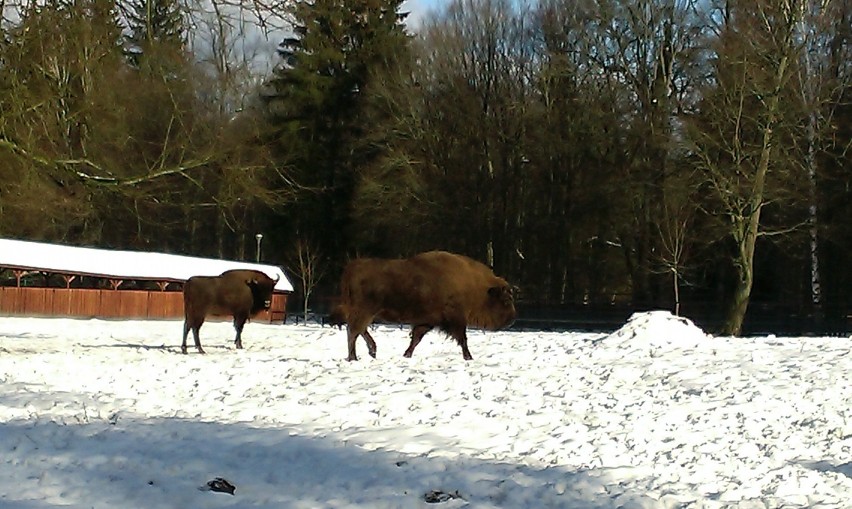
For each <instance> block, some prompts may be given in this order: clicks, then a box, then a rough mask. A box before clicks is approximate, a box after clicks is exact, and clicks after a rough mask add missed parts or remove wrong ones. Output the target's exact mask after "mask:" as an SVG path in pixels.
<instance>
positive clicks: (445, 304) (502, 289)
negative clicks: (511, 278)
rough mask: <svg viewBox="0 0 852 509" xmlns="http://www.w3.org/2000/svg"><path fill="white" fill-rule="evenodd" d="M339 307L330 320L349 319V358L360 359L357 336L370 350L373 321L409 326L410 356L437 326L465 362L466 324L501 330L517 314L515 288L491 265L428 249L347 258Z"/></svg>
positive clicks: (373, 347)
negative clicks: (398, 255) (395, 256)
mask: <svg viewBox="0 0 852 509" xmlns="http://www.w3.org/2000/svg"><path fill="white" fill-rule="evenodd" d="M340 291H341V299H340V305H339V306H337V307H336V308H335V309H333V310H332V313H331V315H330V319H331V321H332V323H341V324H342V323H346V326H347V336H348V346H349V357H348V360H350V361H352V360H357V359H358V357H357V356H356V354H355V340H356V339H357V337H358V335H362V336H363V337H364V339H365V340H366V342H367V346H368V349H369V353H370V355H371V356H373V357H375V356H376V344H375V341H373V338H372V336H370V333H369V332H368V331H367V327H368V326H369V325H370V324H371V323H372V322H373V320H375V319H377V318H378V319H380V320H383V321H386V322H391V323H404V324H410V325H411V343H410V344H409V345H408V349H407V350H406V351H405V354H404V355H405V357H411V356H412V354H414V349H415V348H416V347H417V345H418V343H420V340H421V339H423V336H424V335H425V334H426V333H427V332H429V331H430V330H432V329H433V328H438V329H440V330H441V331H443V332H445V333H446V334H448V335H449V336H451V337H452V338H453V339H455V340H456V342H457V343H458V344H459V345H460V346H461V348H462V355H463V356H464V358H465V360H470V359H472V358H473V357H472V356H471V354H470V351H469V350H468V347H467V332H466V331H467V327H468V326H473V327H479V328H483V329H487V330H498V329H502V328H504V327H507V326H509V325H511V323H512V322H513V321H514V320H515V316H516V312H515V305H514V299H513V296H512V289H511V288H510V287H509V284H508V283H507V282H506V280H504V279H502V278H500V277H497V276H495V275H494V272H492V270H491V269H489V268H488V267H487V266H485V265H483V264H482V263H479V262H477V261H475V260H472V259H470V258H468V257H466V256H462V255H457V254H453V253H448V252H445V251H430V252H427V253H421V254H419V255H416V256H413V257H411V258H407V259H402V260H382V259H375V258H360V259H356V260H353V261H351V262H349V264H348V265H347V266H346V268H345V269H344V271H343V277H342V278H341V282H340Z"/></svg>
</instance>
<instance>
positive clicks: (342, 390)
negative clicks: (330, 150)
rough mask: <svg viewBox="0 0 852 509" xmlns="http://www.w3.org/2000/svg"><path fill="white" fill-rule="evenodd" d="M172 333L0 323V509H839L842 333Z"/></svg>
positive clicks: (843, 453)
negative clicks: (195, 341) (355, 337)
mask: <svg viewBox="0 0 852 509" xmlns="http://www.w3.org/2000/svg"><path fill="white" fill-rule="evenodd" d="M181 326H182V324H181V322H179V321H160V322H141V321H102V320H67V319H34V318H0V422H2V426H0V507H2V508H3V509H36V508H46V507H56V506H68V507H79V508H105V509H106V508H109V509H114V508H145V509H156V508H174V509H188V508H192V509H196V508H218V507H233V508H270V509H271V508H275V509H282V508H295V509H301V508H304V509H309V508H310V509H314V508H336V509H337V508H341V509H345V508H371V509H372V508H425V507H430V508H439V509H443V508H457V507H467V508H498V507H499V508H520V509H524V508H535V509H538V508H549V507H552V508H566V509H574V508H580V509H594V508H613V509H615V508H623V509H641V508H688V509H697V508H742V509H758V508H760V509H767V508H802V507H808V508H837V509H848V508H852V382H850V374H852V355H850V349H851V348H852V340H850V338H782V337H762V338H744V339H742V338H741V339H737V338H724V337H710V336H706V335H705V334H704V333H703V332H702V331H701V330H700V329H698V328H696V327H695V326H694V325H693V324H692V323H691V322H689V321H686V320H681V319H677V318H674V317H672V316H671V315H668V314H667V313H663V312H656V313H646V314H638V315H635V316H634V317H633V318H632V319H631V320H630V321H629V322H627V323H626V324H624V326H623V327H622V328H621V329H620V330H618V331H617V332H615V333H613V334H611V335H604V334H589V333H556V332H517V331H508V332H499V333H485V332H481V331H471V332H470V348H471V352H472V353H473V356H474V360H473V361H470V362H464V361H463V360H462V357H461V352H460V349H459V347H458V346H457V345H455V344H454V343H451V342H450V341H448V340H445V339H444V338H442V337H441V335H439V334H436V333H430V334H429V335H427V336H426V338H425V339H424V341H423V342H422V343H421V344H420V346H419V347H418V349H417V351H416V352H415V354H414V357H413V358H412V359H405V358H403V357H402V352H403V351H404V350H405V348H406V346H407V344H408V340H407V332H406V331H405V330H404V329H401V328H397V327H378V328H376V330H375V332H374V337H375V338H376V341H377V343H378V347H379V351H378V358H377V359H371V358H369V357H368V356H367V353H366V346H365V345H364V343H363V342H360V341H359V344H358V353H359V356H360V357H361V360H360V361H358V362H352V363H350V362H346V361H345V360H344V358H345V357H346V339H345V333H344V332H343V331H340V330H337V329H333V328H328V327H325V328H323V327H320V326H318V325H267V324H261V323H250V324H248V325H247V326H246V329H245V332H244V335H243V342H244V344H245V346H246V349H245V350H242V351H236V350H234V349H233V329H232V328H231V326H230V323H228V322H216V323H207V324H205V326H204V327H203V328H202V329H201V337H202V343H203V345H204V347H205V349H206V350H207V352H208V354H207V355H206V356H202V355H198V354H195V353H190V354H189V355H186V356H183V355H180V354H179V353H178V352H179V345H180V338H181ZM216 477H222V478H225V479H227V480H228V481H230V482H231V483H232V484H233V485H234V486H236V492H235V494H234V495H233V496H232V495H230V494H225V493H220V492H216V491H210V490H204V489H202V488H205V487H206V485H207V482H208V481H210V480H212V479H214V478H216Z"/></svg>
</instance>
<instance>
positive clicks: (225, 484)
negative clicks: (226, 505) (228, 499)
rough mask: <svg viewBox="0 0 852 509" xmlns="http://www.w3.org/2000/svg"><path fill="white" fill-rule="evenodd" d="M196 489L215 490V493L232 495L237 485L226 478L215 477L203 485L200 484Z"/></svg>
mask: <svg viewBox="0 0 852 509" xmlns="http://www.w3.org/2000/svg"><path fill="white" fill-rule="evenodd" d="M198 489H199V490H201V491H215V492H217V493H230V494H231V495H233V494H234V491H236V489H237V487H236V486H234V485H233V484H231V483H230V482H229V481H228V480H227V479H224V478H222V477H217V478H215V479H213V480H212V481H207V484H206V485H205V486H201V487H200V488H198Z"/></svg>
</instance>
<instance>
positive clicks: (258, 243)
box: [254, 233, 263, 263]
mask: <svg viewBox="0 0 852 509" xmlns="http://www.w3.org/2000/svg"><path fill="white" fill-rule="evenodd" d="M254 238H256V239H257V263H260V241H261V240H263V234H262V233H258V234H257V235H255V236H254Z"/></svg>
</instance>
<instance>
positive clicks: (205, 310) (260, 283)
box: [180, 270, 278, 353]
mask: <svg viewBox="0 0 852 509" xmlns="http://www.w3.org/2000/svg"><path fill="white" fill-rule="evenodd" d="M277 282H278V280H277V279H272V278H270V277H269V276H267V275H266V274H264V273H263V272H259V271H256V270H228V271H225V272H223V273H222V274H221V275H219V276H193V277H191V278H189V279H188V280H187V281H186V283H185V284H184V285H183V312H184V317H185V319H184V322H183V343H182V344H181V346H180V351H181V352H183V353H186V336H187V334H188V333H189V330H190V329H192V335H193V337H194V338H195V348H197V349H198V353H204V350H203V349H202V348H201V340H200V339H198V330H199V329H200V328H201V325H202V324H203V323H204V319H205V318H206V317H207V316H208V315H231V316H233V317H234V329H236V331H237V337H236V339H235V340H234V344H235V345H236V347H237V348H242V347H243V342H242V333H243V326H244V325H245V323H246V321H247V320H248V319H249V317H251V316H254V315H256V314H257V313H259V312H261V311H262V310H264V309H269V306H270V305H271V304H272V290H273V288H274V287H275V283H277Z"/></svg>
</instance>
